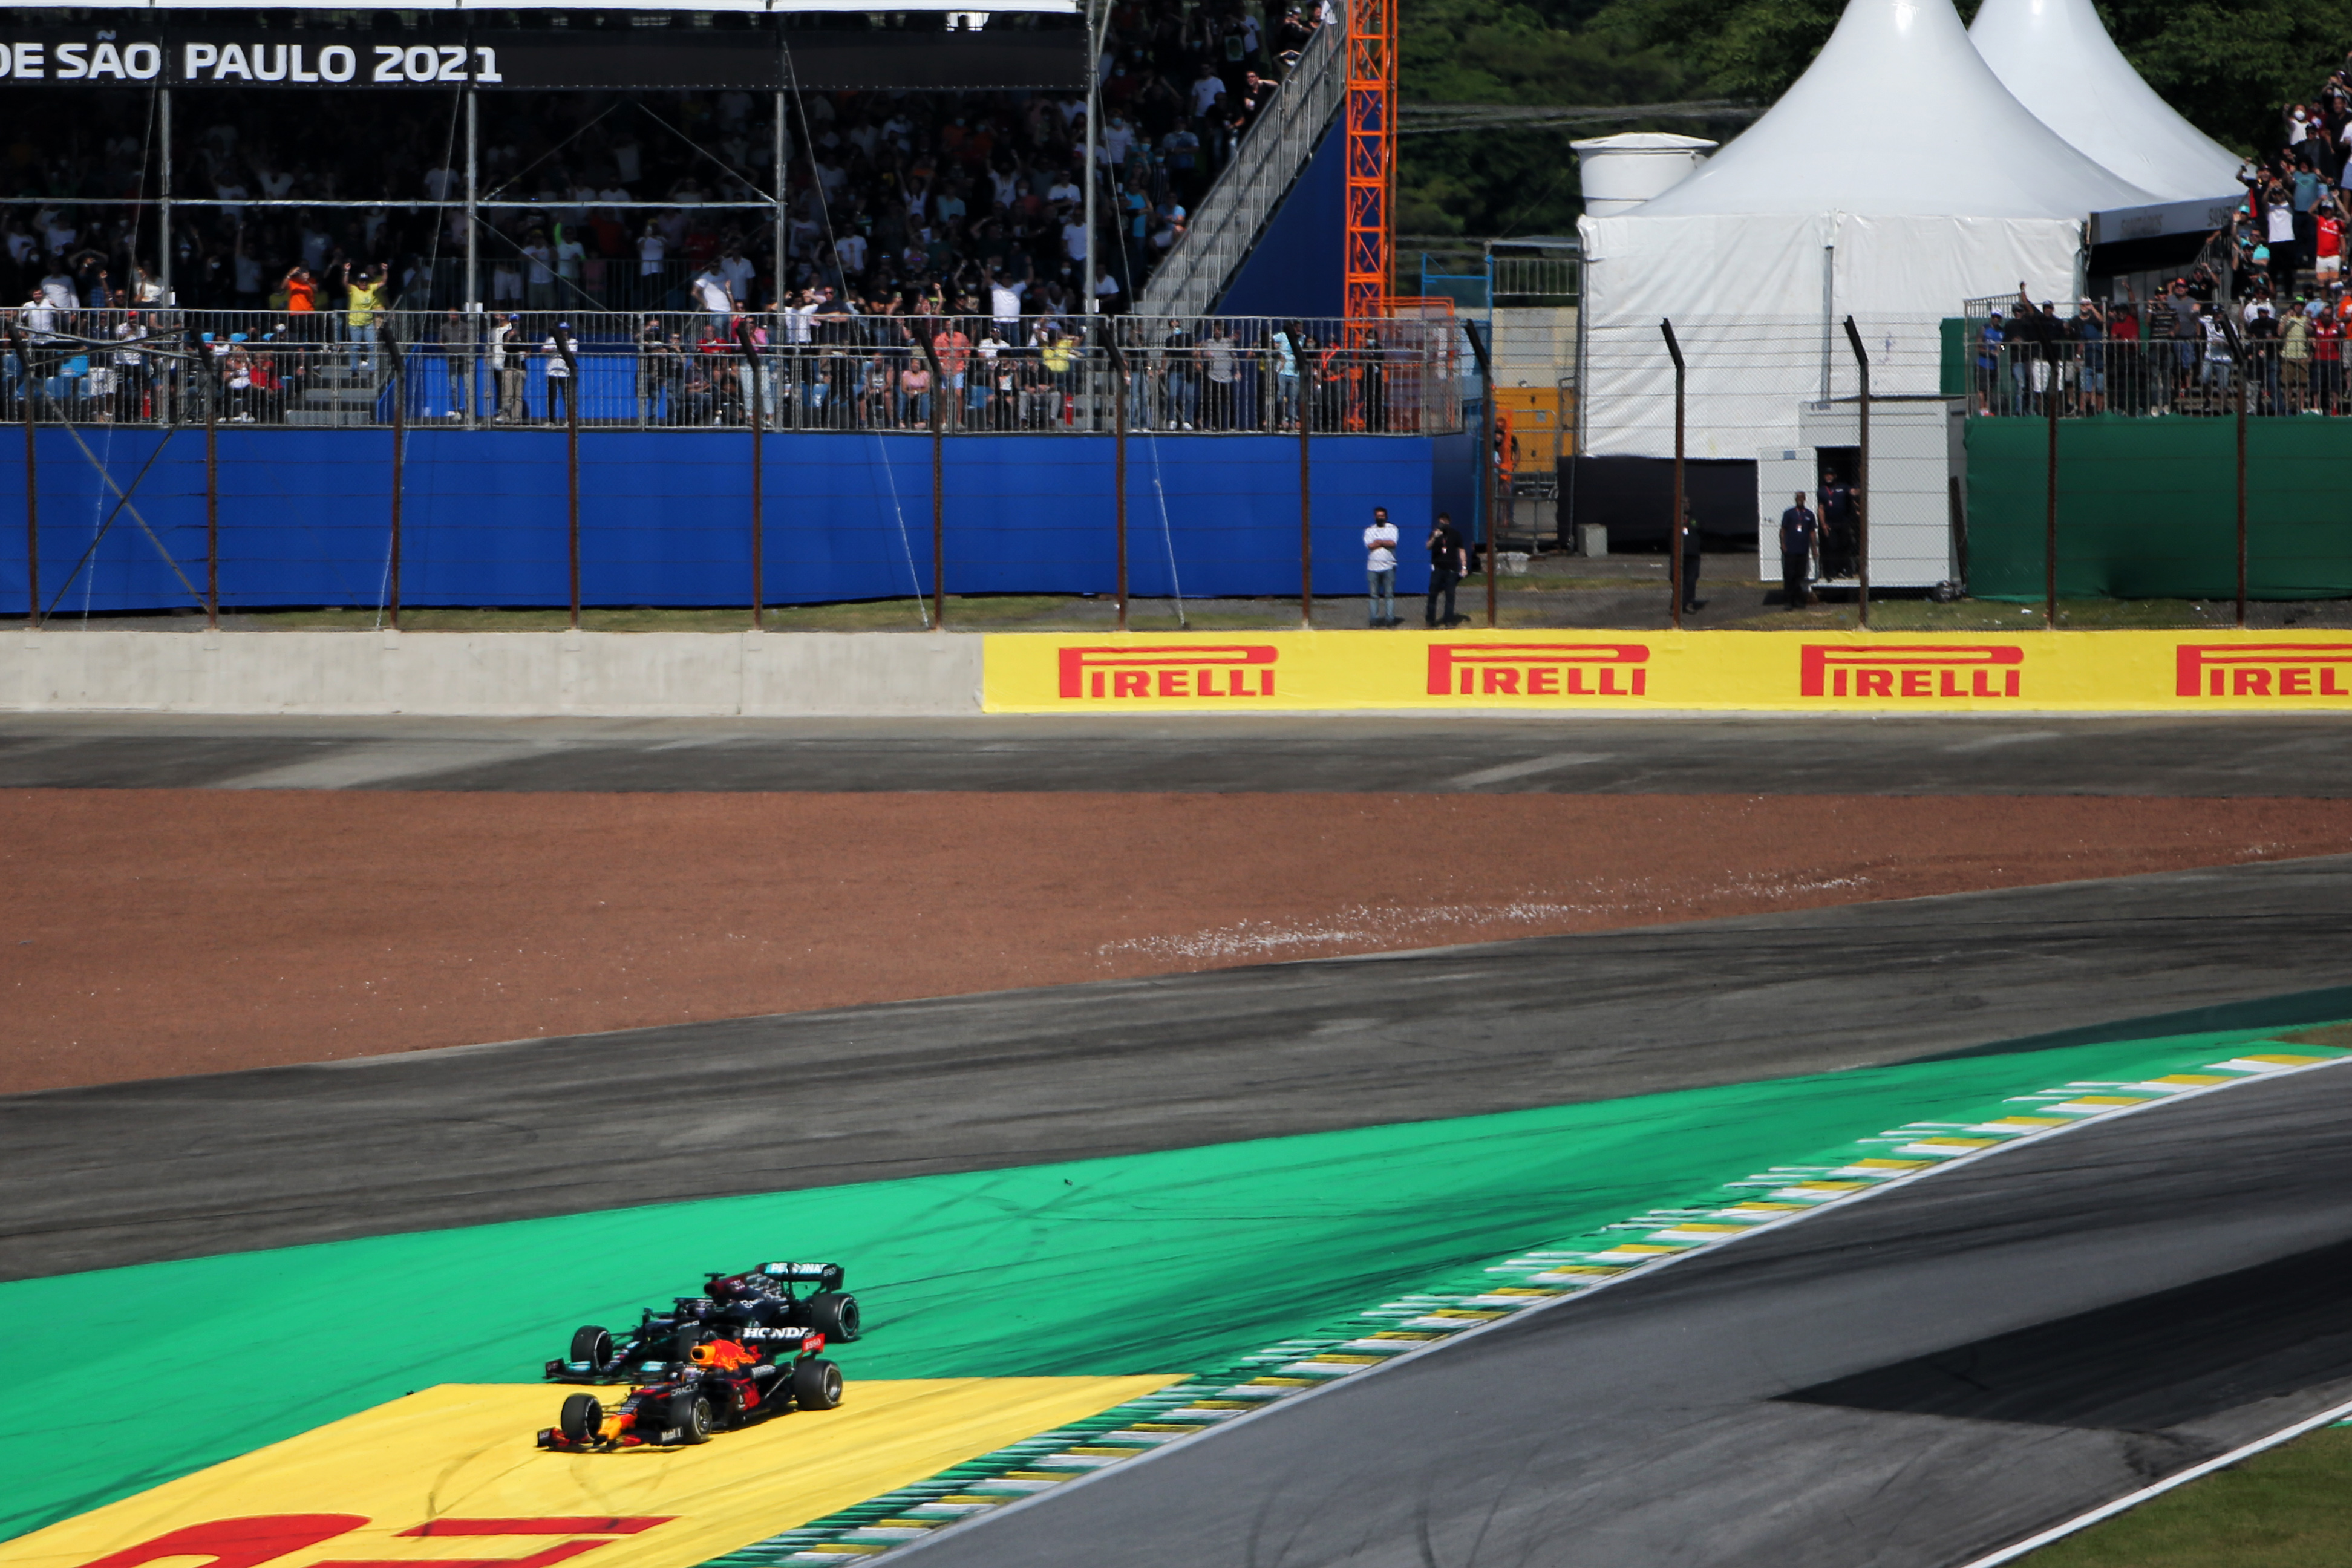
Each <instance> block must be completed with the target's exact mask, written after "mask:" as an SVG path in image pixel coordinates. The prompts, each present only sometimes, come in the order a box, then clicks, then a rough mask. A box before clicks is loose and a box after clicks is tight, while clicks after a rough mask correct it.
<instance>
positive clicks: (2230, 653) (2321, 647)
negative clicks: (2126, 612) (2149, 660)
mask: <svg viewBox="0 0 2352 1568" xmlns="http://www.w3.org/2000/svg"><path fill="white" fill-rule="evenodd" d="M2173 657H2174V659H2175V661H2176V662H2175V666H2174V675H2175V679H2174V685H2173V691H2174V695H2176V696H2179V697H2352V683H2347V679H2346V675H2347V669H2352V643H2341V642H2336V643H2244V642H2242V643H2182V644H2181V645H2180V646H2179V648H2178V649H2176V650H2175V652H2174V656H2173Z"/></svg>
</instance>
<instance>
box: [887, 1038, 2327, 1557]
mask: <svg viewBox="0 0 2352 1568" xmlns="http://www.w3.org/2000/svg"><path fill="white" fill-rule="evenodd" d="M2347 1062H2352V1055H2347V1056H2342V1057H2337V1058H2333V1059H2331V1060H2327V1061H2321V1062H2313V1063H2311V1064H2309V1065H2307V1066H2305V1067H2296V1068H2282V1069H2280V1070H2279V1071H2276V1072H2267V1073H2262V1074H2257V1075H2250V1076H2248V1077H2245V1078H2242V1079H2231V1080H2230V1081H2229V1082H2227V1083H2217V1084H2209V1085H2207V1086H2205V1087H2203V1088H2201V1089H2183V1090H2181V1091H2180V1092H2179V1093H2177V1094H2168V1095H2166V1096H2164V1097H2163V1098H2161V1099H2158V1100H2147V1101H2145V1102H2144V1103H2142V1104H2139V1105H2134V1106H2128V1107H2125V1108H2122V1109H2119V1110H2111V1111H2109V1112H2107V1113H2106V1114H2105V1115H2103V1116H2093V1117H2085V1118H2084V1119H2083V1120H2081V1121H2074V1122H2070V1123H2068V1124H2067V1125H2065V1126H2063V1127H2052V1128H2047V1129H2045V1130H2043V1131H2040V1132H2029V1133H2026V1134H2025V1135H2023V1136H2022V1137H2019V1138H2012V1139H2010V1140H2008V1141H2006V1142H2001V1143H1998V1144H1996V1145H1994V1146H1993V1147H1991V1148H1990V1149H1979V1150H1977V1151H1976V1152H1973V1153H1969V1154H1961V1155H1957V1156H1955V1157H1953V1158H1952V1159H1949V1160H1942V1161H1938V1162H1937V1163H1935V1164H1933V1165H1931V1166H1929V1167H1927V1169H1926V1170H1922V1171H1914V1172H1912V1173H1909V1174H1908V1175H1903V1176H1895V1177H1893V1178H1890V1179H1889V1180H1887V1181H1884V1182H1880V1183H1878V1184H1874V1185H1873V1186H1871V1187H1869V1188H1867V1189H1865V1190H1864V1191H1862V1192H1859V1193H1856V1194H1853V1196H1852V1197H1850V1198H1846V1199H1844V1200H1843V1201H1841V1202H1836V1203H1828V1204H1823V1205H1820V1206H1819V1207H1816V1208H1811V1209H1808V1210H1806V1211H1805V1212H1803V1213H1802V1214H1794V1215H1789V1216H1788V1217H1787V1218H1785V1219H1777V1220H1769V1221H1767V1222H1765V1223H1764V1224H1762V1225H1758V1226H1748V1228H1746V1229H1745V1230H1742V1231H1741V1232H1740V1233H1739V1234H1738V1235H1737V1236H1734V1237H1727V1238H1726V1239H1725V1240H1723V1241H1720V1242H1717V1243H1716V1244H1715V1245H1713V1246H1711V1247H1696V1248H1693V1249H1692V1250H1690V1251H1687V1252H1680V1253H1676V1254H1675V1255H1674V1256H1672V1257H1669V1258H1660V1259H1659V1260H1658V1261H1657V1262H1655V1263H1648V1264H1643V1265H1641V1266H1639V1267H1637V1268H1629V1269H1627V1270H1626V1271H1625V1272H1624V1273H1622V1274H1620V1275H1618V1276H1616V1277H1615V1278H1613V1279H1604V1280H1602V1281H1601V1282H1600V1283H1598V1284H1596V1285H1591V1286H1587V1287H1586V1288H1585V1289H1580V1290H1574V1291H1570V1292H1569V1293H1568V1294H1566V1295H1562V1296H1559V1297H1557V1298H1555V1299H1554V1300H1549V1301H1546V1302H1544V1303H1542V1304H1541V1305H1539V1306H1533V1307H1528V1308H1523V1309H1521V1310H1518V1311H1516V1312H1513V1313H1511V1314H1510V1315H1509V1316H1508V1317H1505V1318H1498V1319H1496V1320H1495V1321H1492V1322H1487V1323H1481V1324H1479V1325H1478V1326H1477V1327H1475V1328H1472V1329H1465V1330H1463V1331H1460V1332H1458V1333H1453V1334H1448V1335H1447V1336H1446V1337H1445V1338H1444V1339H1443V1340H1440V1341H1437V1342H1434V1343H1432V1344H1428V1345H1424V1346H1423V1347H1422V1348H1421V1349H1419V1350H1414V1351H1407V1352H1404V1353H1403V1354H1402V1355H1398V1356H1391V1357H1390V1358H1389V1359H1387V1360H1385V1361H1383V1362H1381V1363H1380V1364H1378V1365H1377V1366H1369V1367H1366V1368H1364V1369H1363V1370H1362V1371H1361V1372H1359V1373H1354V1374H1352V1375H1350V1376H1348V1377H1344V1378H1335V1379H1333V1380H1332V1381H1330V1382H1328V1383H1326V1384H1321V1385H1320V1386H1318V1387H1315V1388H1310V1389H1306V1390H1304V1391H1302V1392H1300V1393H1298V1394H1292V1395H1291V1396H1289V1397H1288V1398H1286V1399H1282V1400H1279V1401H1276V1402H1274V1403H1270V1404H1267V1405H1260V1406H1259V1407H1258V1408H1257V1409H1255V1410H1250V1411H1245V1412H1244V1413H1243V1414H1241V1415H1236V1416H1235V1417H1234V1418H1233V1419H1232V1420H1230V1421H1225V1422H1220V1423H1219V1424H1218V1425H1216V1426H1212V1427H1210V1428H1209V1429H1208V1430H1206V1431H1204V1432H1200V1433H1196V1434H1194V1435H1192V1436H1185V1437H1179V1438H1177V1439H1176V1440H1175V1441H1174V1442H1171V1443H1166V1444H1163V1445H1161V1446H1160V1447H1155V1448H1153V1449H1152V1450H1150V1452H1149V1453H1146V1454H1141V1455H1139V1456H1137V1457H1136V1458H1132V1459H1127V1460H1122V1461H1121V1462H1119V1463H1118V1464H1117V1465H1113V1466H1108V1467H1106V1468H1102V1469H1098V1470H1088V1471H1087V1472H1086V1473H1084V1474H1083V1475H1080V1476H1078V1477H1077V1478H1076V1479H1073V1480H1070V1481H1066V1482H1065V1483H1063V1484H1062V1485H1060V1486H1057V1487H1055V1489H1053V1490H1052V1491H1050V1492H1033V1493H1031V1494H1030V1495H1029V1496H1027V1497H1024V1498H1022V1499H1021V1500H1018V1501H1015V1502H1010V1503H1006V1504H1004V1505H1003V1507H1001V1508H993V1509H991V1510H988V1511H987V1512H985V1513H982V1514H979V1515H975V1516H972V1517H970V1518H966V1519H961V1520H958V1521H955V1522H954V1523H952V1524H950V1525H947V1526H946V1527H944V1528H942V1529H940V1530H939V1531H934V1532H933V1533H931V1534H929V1535H927V1536H925V1537H923V1538H922V1539H921V1540H919V1541H909V1542H905V1543H904V1544H903V1545H900V1546H898V1547H896V1548H894V1549H893V1550H892V1551H891V1552H889V1556H890V1558H891V1560H892V1561H893V1562H898V1561H903V1560H904V1559H905V1558H906V1557H907V1556H908V1555H909V1554H910V1553H913V1552H920V1551H921V1550H923V1548H925V1547H927V1546H931V1545H934V1544H936V1543H937V1542H940V1541H942V1540H945V1539H947V1538H948V1537H950V1536H954V1535H961V1534H964V1533H967V1532H968V1531H973V1530H978V1529H981V1528H982V1527H984V1526H986V1525H987V1524H989V1523H991V1522H992V1521H996V1520H1000V1519H1003V1518H1004V1517H1006V1516H1007V1515H1009V1514H1014V1513H1019V1512H1022V1511H1023V1510H1027V1509H1030V1508H1034V1507H1035V1506H1037V1505H1039V1504H1041V1503H1045V1502H1049V1501H1051V1500H1054V1499H1055V1498H1057V1497H1066V1496H1068V1495H1069V1494H1070V1493H1071V1492H1073V1491H1076V1490H1077V1489H1079V1488H1081V1487H1084V1486H1087V1485H1088V1484H1089V1483H1091V1482H1095V1481H1100V1480H1105V1479H1109V1478H1110V1477H1112V1476H1115V1475H1119V1474H1124V1473H1127V1472H1129V1471H1132V1470H1134V1469H1135V1468H1137V1467H1138V1466H1140V1465H1148V1464H1150V1463H1151V1461H1153V1460H1154V1459H1157V1458H1161V1457H1162V1456H1164V1455H1167V1454H1171V1453H1174V1452H1177V1451H1179V1450H1181V1449H1186V1448H1192V1447H1198V1446H1200V1445H1201V1444H1202V1443H1206V1442H1211V1441H1213V1440H1214V1439H1215V1438H1217V1437H1219V1436H1223V1434H1225V1433H1227V1432H1231V1431H1234V1429H1236V1428H1237V1427H1241V1426H1249V1425H1251V1424H1252V1423H1254V1422H1256V1421H1259V1420H1262V1419H1264V1418H1265V1417H1267V1416H1270V1415H1275V1414H1276V1412H1277V1411H1284V1410H1295V1409H1297V1407H1298V1406H1299V1405H1304V1404H1305V1403H1307V1401H1308V1400H1310V1399H1318V1398H1321V1397H1322V1396H1323V1395H1325V1394H1330V1393H1332V1392H1333V1391H1335V1390H1337V1389H1339V1388H1343V1387H1354V1386H1358V1385H1360V1384H1362V1383H1363V1381H1364V1380H1365V1379H1366V1378H1370V1377H1377V1376H1379V1375H1380V1374H1381V1373H1385V1372H1390V1371H1392V1370H1394V1369H1395V1368H1397V1367H1400V1366H1402V1365H1404V1364H1406V1363H1409V1362H1416V1361H1420V1360H1423V1358H1425V1357H1428V1356H1433V1355H1438V1354H1441V1353H1443V1352H1446V1351H1449V1350H1452V1349H1453V1348H1454V1346H1456V1345H1459V1344H1461V1343H1463V1342H1465V1341H1468V1340H1473V1339H1476V1338H1478V1337H1479V1336H1480V1335H1483V1334H1488V1333H1492V1332H1494V1331H1496V1330H1499V1329H1503V1328H1507V1327H1509V1326H1511V1325H1514V1324H1517V1323H1523V1322H1525V1321H1528V1319H1530V1318H1533V1317H1535V1316H1537V1315H1538V1313H1543V1312H1555V1311H1558V1310H1560V1309H1562V1308H1564V1307H1566V1306H1568V1305H1570V1303H1571V1302H1576V1301H1585V1300H1591V1298H1592V1297H1594V1296H1596V1295H1598V1294H1600V1293H1601V1291H1603V1290H1607V1289H1612V1288H1613V1287H1616V1286H1620V1285H1624V1284H1628V1283H1631V1282H1632V1281H1633V1280H1635V1279H1650V1278H1652V1277H1654V1276H1655V1275H1657V1274H1658V1273H1660V1272H1662V1271H1663V1270H1664V1269H1667V1268H1673V1267H1674V1266H1675V1264H1677V1263H1681V1262H1685V1261H1687V1260H1688V1259H1690V1258H1696V1257H1700V1256H1706V1257H1710V1258H1711V1257H1714V1256H1716V1255H1717V1254H1719V1253H1721V1252H1722V1251H1724V1250H1725V1249H1726V1248H1727V1247H1737V1246H1738V1245H1739V1243H1741V1242H1743V1241H1746V1240H1748V1238H1749V1237H1755V1236H1761V1235H1764V1234H1766V1233H1767V1232H1771V1231H1780V1230H1785V1229H1787V1228H1788V1227H1789V1226H1792V1225H1800V1224H1802V1223H1803V1222H1804V1221H1806V1220H1809V1219H1812V1218H1814V1217H1816V1216H1817V1215H1823V1214H1827V1213H1831V1212H1832V1211H1835V1212H1837V1213H1844V1212H1845V1211H1847V1210H1849V1209H1851V1208H1853V1205H1856V1204H1860V1203H1866V1202H1868V1201H1869V1200H1870V1199H1872V1198H1874V1197H1876V1196H1878V1195H1879V1194H1881V1193H1889V1192H1894V1191H1896V1190H1898V1189H1900V1188H1904V1187H1908V1186H1911V1185H1914V1184H1917V1183H1920V1182H1924V1181H1928V1180H1930V1179H1932V1178H1934V1177H1937V1176H1940V1175H1942V1174H1943V1173H1945V1172H1947V1171H1953V1170H1958V1169H1959V1168H1961V1167H1962V1166H1966V1165H1974V1164H1978V1163H1981V1162H1983V1161H1986V1160H1990V1159H1992V1158H1994V1157H1995V1156H1997V1155H2000V1154H2006V1153H2008V1152H2010V1151H2011V1150H2012V1149H2021V1148H2025V1147H2027V1146H2029V1145H2032V1144H2040V1143H2046V1142H2050V1141H2051V1140H2052V1139H2054V1138H2063V1137H2064V1136H2066V1135H2067V1134H2068V1133H2070V1132H2078V1131H2081V1130H2082V1129H2084V1128H2085V1127H2089V1126H2094V1125H2095V1126H2100V1127H2107V1126H2112V1125H2114V1124H2115V1123H2116V1122H2117V1121H2123V1120H2125V1119H2126V1118H2129V1117H2134V1116H2138V1115H2142V1114H2144V1113H2146V1112H2147V1111H2150V1110H2156V1109H2158V1107H2160V1106H2167V1105H2179V1104H2181V1103H2182V1102H2184V1101H2187V1100H2200V1099H2202V1098H2204V1097H2205V1096H2207V1095H2212V1094H2221V1093H2223V1092H2225V1091H2227V1090H2229V1089H2238V1088H2241V1087H2242V1086H2244V1085H2246V1084H2249V1083H2270V1082H2273V1081H2275V1080H2277V1079H2284V1078H2291V1077H2295V1076H2299V1075H2301V1074H2304V1073H2311V1072H2318V1071H2322V1070H2324V1069H2325V1068H2332V1067H2341V1066H2343V1065H2344V1064H2345V1063H2347ZM2344 1414H2352V1406H2346V1407H2344V1409H2343V1410H2341V1411H2330V1412H2327V1413H2326V1414H2324V1415H2319V1416H2313V1417H2306V1418H2305V1420H2304V1421H2302V1422H2299V1423H2297V1424H2295V1425H2294V1426H2292V1427H2290V1428H2288V1429H2287V1430H2286V1431H2285V1432H2284V1433H2282V1434H2273V1435H2272V1436H2270V1437H2267V1438H2263V1439H2259V1440H2258V1441H2257V1442H2255V1443H2254V1444H2252V1445H2249V1446H2248V1447H2245V1448H2243V1449H2241V1450H2237V1451H2236V1452H2235V1453H2234V1454H2232V1455H2224V1456H2222V1457H2221V1458H2220V1459H2215V1460H2209V1461H2207V1462H2206V1463H2204V1464H2202V1465H2200V1466H2196V1467H2192V1468H2191V1469H2190V1470H2189V1471H2184V1472H2182V1473H2181V1474H2180V1475H2179V1476H2176V1477H2169V1478H2167V1479H2165V1480H2162V1481H2158V1482H2156V1483H2154V1484H2153V1485H2151V1486H2149V1487H2146V1488H2143V1489H2140V1490H2139V1491H2137V1492H2134V1493H2132V1494H2130V1495H2129V1496H2128V1497H2126V1498H2123V1499H2118V1500H2116V1501H2114V1502H2111V1503H2106V1504H2103V1505H2101V1508H2099V1509H2095V1510H2091V1511H2090V1512H2089V1513H2086V1514H2084V1515H2082V1516H2080V1517H2079V1519H2078V1520H2075V1521H2068V1522H2067V1523H2066V1524H2063V1525H2061V1526H2058V1527H2057V1528H2056V1530H2055V1531H2053V1532H2047V1533H2049V1535H2050V1539H2052V1540H2055V1539H2057V1537H2058V1536H2060V1535H2063V1534H2067V1533H2070V1532H2072V1531H2075V1530H2080V1529H2084V1528H2086V1527H2087V1526H2089V1525H2091V1524H2094V1523H2096V1522H2097V1521H2099V1520H2100V1519H2103V1518H2105V1517H2107V1516H2108V1515H2109V1514H2111V1513H2119V1512H2122V1511H2123V1510H2126V1509H2127V1508H2130V1507H2132V1506H2134V1505H2135V1504H2137V1502H2140V1501H2144V1500H2147V1498H2151V1497H2154V1496H2156V1495H2157V1494H2158V1493H2159V1492H2162V1491H2166V1490H2169V1489H2171V1488H2173V1487H2176V1486H2179V1485H2182V1484H2184V1483H2185V1482H2187V1481H2189V1480H2193V1479H2196V1477H2197V1476H2199V1475H2202V1474H2205V1473H2206V1472H2207V1471H2209V1470H2210V1469H2215V1468H2221V1467H2222V1466H2223V1465H2224V1464H2226V1463H2228V1462H2230V1461H2231V1459H2233V1458H2242V1457H2245V1456H2246V1455H2250V1454H2252V1453H2255V1452H2259V1451H2260V1450H2261V1449H2263V1448H2264V1447H2272V1446H2274V1445H2275V1444H2278V1443H2282V1442H2285V1441H2286V1440H2288V1438H2290V1437H2293V1436H2298V1435H2299V1434H2300V1433H2302V1432H2304V1431H2308V1430H2313V1429H2315V1428H2316V1427H2318V1426H2325V1425H2326V1423H2327V1422H2328V1421H2329V1420H2332V1419H2335V1418H2336V1417H2337V1416H2338V1415H2344ZM2040 1543H2041V1537H2039V1536H2037V1537H2032V1538H2030V1540H2029V1541H2028V1542H2020V1543H2018V1544H2017V1545H2015V1546H2011V1547H2005V1548H2003V1549H2002V1550H2001V1551H2000V1552H1994V1553H1992V1554H1991V1555H1990V1556H1988V1557H1984V1558H1980V1559H1978V1560H1977V1561H1975V1562H1972V1563H1968V1564H1966V1565H1965V1568H1996V1565H1997V1564H2000V1563H2007V1562H2010V1561H2011V1560H2012V1559H2013V1558H2016V1557H2019V1556H2022V1555H2023V1554H2024V1553H2025V1552H2028V1551H2030V1550H2032V1549H2033V1548H2034V1547H2035V1546H2037V1545H2038V1544H2040Z"/></svg>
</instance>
